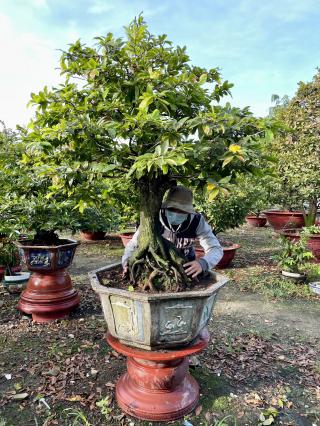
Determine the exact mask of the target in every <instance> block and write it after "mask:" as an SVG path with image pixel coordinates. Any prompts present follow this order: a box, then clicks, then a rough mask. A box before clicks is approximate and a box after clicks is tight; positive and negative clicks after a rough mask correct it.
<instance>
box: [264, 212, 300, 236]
mask: <svg viewBox="0 0 320 426" xmlns="http://www.w3.org/2000/svg"><path fill="white" fill-rule="evenodd" d="M264 214H265V215H266V217H267V220H268V222H269V224H270V225H271V226H272V227H273V229H274V230H277V231H278V230H285V229H293V228H302V227H303V226H304V217H303V212H301V211H295V212H289V211H286V210H270V211H266V212H264Z"/></svg>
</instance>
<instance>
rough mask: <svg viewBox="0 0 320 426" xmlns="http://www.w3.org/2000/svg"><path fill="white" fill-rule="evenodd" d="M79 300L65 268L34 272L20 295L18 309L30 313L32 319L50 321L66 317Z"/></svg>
mask: <svg viewBox="0 0 320 426" xmlns="http://www.w3.org/2000/svg"><path fill="white" fill-rule="evenodd" d="M79 302H80V299H79V295H78V293H77V291H76V290H75V289H74V288H72V283H71V278H70V275H69V274H68V273H67V272H66V271H65V270H59V271H55V272H47V273H38V272H35V273H33V275H32V276H31V278H30V280H29V282H28V285H27V288H26V289H25V290H24V291H23V292H22V294H21V296H20V300H19V303H18V309H19V310H20V311H22V312H24V313H26V314H29V315H30V314H31V315H32V319H33V321H36V322H50V321H54V320H56V319H61V318H66V317H67V316H68V315H69V313H70V312H71V311H72V310H73V309H75V308H76V307H77V306H78V305H79Z"/></svg>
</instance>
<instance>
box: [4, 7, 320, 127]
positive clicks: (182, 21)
mask: <svg viewBox="0 0 320 426" xmlns="http://www.w3.org/2000/svg"><path fill="white" fill-rule="evenodd" d="M140 12H143V15H144V18H145V20H146V21H147V23H148V25H149V30H150V32H152V33H153V34H163V33H165V34H167V35H168V38H169V40H172V41H173V42H174V44H176V45H180V46H184V45H185V46H187V52H188V54H189V56H190V59H191V62H192V63H193V64H195V65H198V66H203V67H207V68H215V67H219V68H220V70H221V73H222V76H223V78H224V79H226V80H229V81H230V82H232V83H233V84H234V87H233V89H232V98H231V99H228V100H229V101H230V102H231V103H232V105H234V106H239V107H244V106H249V107H250V110H251V111H252V112H253V113H254V114H255V115H257V116H265V115H266V114H267V113H268V109H269V107H270V106H271V95H272V94H278V95H279V96H283V95H288V96H290V97H291V96H293V95H294V93H295V91H296V89H297V83H298V82H299V81H310V80H311V79H312V76H313V75H314V74H315V73H316V68H317V67H318V66H320V27H319V22H320V7H319V0H267V1H262V0H197V1H194V0H184V1H183V0H162V1H161V2H159V1H157V2H156V1H154V0H153V1H151V0H116V1H112V0H91V1H90V0H0V120H2V121H4V122H5V123H6V126H7V127H11V128H15V126H16V125H17V124H19V125H24V124H26V123H27V122H28V120H29V119H30V117H31V116H32V115H33V110H32V108H27V106H26V105H27V103H28V101H29V100H30V94H31V92H37V91H39V90H41V89H42V88H43V87H44V86H45V85H47V86H48V87H49V88H50V87H52V86H55V85H57V84H58V83H59V81H62V80H61V77H60V73H59V69H58V66H59V57H60V54H61V50H65V49H66V48H67V46H68V44H69V43H72V42H74V41H76V40H77V39H79V38H80V39H81V41H83V42H85V43H87V44H88V45H93V44H94V40H93V38H94V37H95V36H99V35H104V34H106V33H107V32H113V33H114V34H115V35H116V36H117V37H119V36H123V35H124V30H123V27H124V26H125V25H127V24H128V23H129V22H130V21H131V20H132V19H133V18H134V17H135V16H137V15H138V14H139V13H140ZM59 49H60V50H59Z"/></svg>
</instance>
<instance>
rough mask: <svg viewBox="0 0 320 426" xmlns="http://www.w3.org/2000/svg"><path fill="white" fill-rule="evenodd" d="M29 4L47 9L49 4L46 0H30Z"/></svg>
mask: <svg viewBox="0 0 320 426" xmlns="http://www.w3.org/2000/svg"><path fill="white" fill-rule="evenodd" d="M31 5H32V6H34V7H35V8H37V9H45V10H49V5H48V2H47V0H31Z"/></svg>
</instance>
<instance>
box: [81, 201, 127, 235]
mask: <svg viewBox="0 0 320 426" xmlns="http://www.w3.org/2000/svg"><path fill="white" fill-rule="evenodd" d="M76 213H77V214H76V216H77V222H78V225H77V227H78V229H79V230H80V231H92V232H111V231H115V230H117V229H118V227H119V220H120V215H119V213H118V212H117V211H116V209H115V208H112V207H109V206H105V208H99V209H98V208H94V207H89V208H86V209H85V210H84V212H83V213H80V212H79V211H78V212H76Z"/></svg>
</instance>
